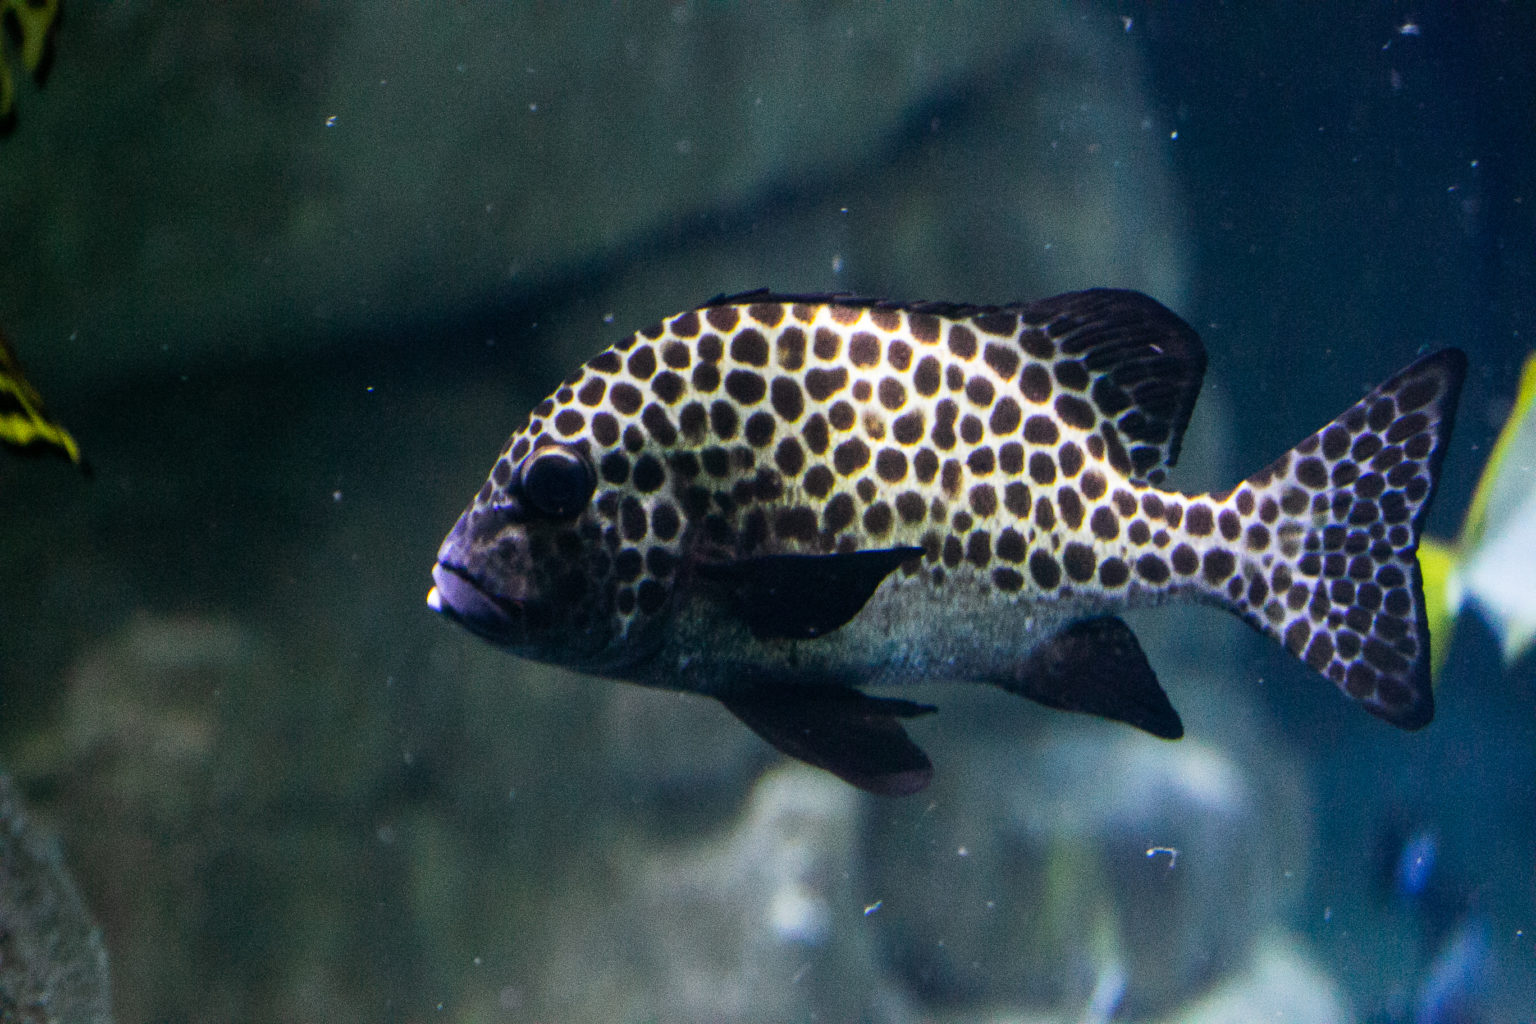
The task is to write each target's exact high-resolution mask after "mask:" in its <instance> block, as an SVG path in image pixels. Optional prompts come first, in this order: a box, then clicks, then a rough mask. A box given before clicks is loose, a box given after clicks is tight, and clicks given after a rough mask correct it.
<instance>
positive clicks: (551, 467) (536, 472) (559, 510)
mask: <svg viewBox="0 0 1536 1024" xmlns="http://www.w3.org/2000/svg"><path fill="white" fill-rule="evenodd" d="M518 480H519V484H518V489H519V491H520V494H521V497H522V499H523V500H524V501H525V502H527V503H528V505H529V506H531V507H532V508H534V509H535V510H537V511H539V512H542V513H543V514H544V515H546V516H550V517H551V518H554V519H567V518H569V517H571V516H574V515H575V514H576V513H577V512H580V511H581V510H582V508H584V507H585V506H586V504H587V502H588V501H590V500H591V498H592V492H593V491H594V490H596V489H597V475H596V474H595V473H593V472H592V464H591V463H590V462H588V461H587V459H586V457H585V456H583V455H582V454H581V453H580V452H578V451H575V450H573V449H571V448H567V447H565V446H564V445H558V444H546V445H543V446H541V447H539V448H535V449H534V450H533V451H532V452H530V453H529V454H528V457H527V458H526V459H524V460H523V464H522V467H521V469H520V470H519V473H518Z"/></svg>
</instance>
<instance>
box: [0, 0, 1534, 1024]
mask: <svg viewBox="0 0 1536 1024" xmlns="http://www.w3.org/2000/svg"><path fill="white" fill-rule="evenodd" d="M0 6H3V7H4V9H5V12H6V13H5V14H4V15H3V17H4V19H5V23H6V26H7V30H6V32H5V34H4V37H3V39H0V48H3V49H4V51H5V53H6V55H7V65H8V68H9V72H8V73H9V77H10V79H11V80H12V84H13V95H12V102H13V109H12V111H11V114H10V115H9V120H8V122H7V129H6V134H4V135H3V136H0V244H3V249H0V252H3V254H4V259H3V260H0V330H3V331H4V333H5V335H6V336H7V337H8V338H9V339H10V341H11V343H12V344H13V346H14V347H15V349H16V351H17V353H18V355H19V356H20V358H21V360H22V361H23V363H24V365H25V367H26V370H27V372H28V375H29V377H30V379H31V381H32V383H33V384H34V385H36V386H37V387H38V389H39V390H40V391H41V392H42V393H43V394H44V395H45V396H46V398H47V401H48V405H49V409H50V411H51V412H52V413H53V414H54V415H56V416H57V417H58V419H59V420H60V421H61V422H62V423H64V424H65V425H67V427H68V428H69V430H70V431H71V432H72V434H73V435H74V437H75V438H76V439H77V440H78V441H79V443H80V445H81V448H82V450H83V452H84V453H85V456H86V458H87V459H88V460H89V463H90V465H91V467H92V472H91V474H90V475H89V476H85V475H83V474H82V473H80V472H79V470H78V469H76V468H75V467H73V466H71V465H70V464H69V463H68V462H66V461H65V460H62V459H59V460H47V459H24V458H21V457H17V456H15V455H14V454H13V453H11V452H10V451H6V450H0V595H4V596H3V598H0V602H3V604H0V770H3V773H4V775H5V776H8V777H9V779H8V781H7V780H4V779H0V819H3V821H4V823H5V824H6V828H5V829H4V830H0V832H3V836H0V843H3V845H0V874H3V876H4V877H3V881H4V884H3V885H0V1021H5V1022H10V1021H13V1020H14V1021H29V1022H30V1021H44V1020H85V1019H93V1020H106V1019H109V1014H110V1019H116V1020H119V1021H125V1022H136V1021H222V1020H285V1021H286V1020H291V1021H318V1020H325V1021H378V1020H388V1021H429V1020H430V1021H456V1022H502V1021H505V1022H520V1021H599V1020H600V1021H633V1022H642V1021H663V1022H667V1021H738V1020H739V1021H810V1020H818V1021H878V1022H918V1021H945V1022H948V1021H955V1022H959V1021H1004V1020H1006V1021H1020V1020H1028V1021H1037V1020H1038V1021H1080V1020H1109V1019H1116V1020H1198V1021H1247V1020H1259V1019H1264V1020H1286V1021H1318V1022H1323V1021H1329V1022H1332V1021H1361V1022H1398V1021H1403V1022H1407V1021H1413V1022H1423V1024H1451V1022H1475V1021H1532V1020H1536V659H1533V658H1532V657H1531V656H1529V655H1527V656H1526V657H1524V658H1523V660H1516V661H1514V662H1513V663H1510V664H1506V663H1505V661H1504V659H1503V658H1502V656H1501V651H1500V644H1499V640H1498V638H1497V636H1496V635H1495V633H1494V632H1493V631H1492V630H1491V629H1490V628H1489V627H1488V626H1487V625H1486V624H1484V623H1483V622H1481V621H1480V620H1479V619H1478V617H1477V616H1476V615H1475V614H1471V613H1467V614H1464V615H1463V616H1462V620H1461V621H1460V623H1459V624H1458V626H1457V629H1456V635H1455V638H1454V640H1453V641H1452V646H1451V648H1450V650H1449V657H1448V659H1447V662H1446V664H1445V666H1444V669H1443V671H1442V673H1441V676H1440V682H1439V688H1438V691H1437V697H1436V699H1437V704H1438V708H1437V717H1436V720H1435V722H1434V723H1433V724H1432V725H1431V726H1430V727H1428V728H1427V729H1425V730H1424V731H1422V732H1419V733H1403V732H1400V731H1398V730H1395V729H1393V728H1391V727H1389V726H1387V725H1385V724H1384V723H1382V722H1380V721H1377V720H1376V719H1374V718H1371V717H1370V716H1368V715H1366V714H1363V713H1361V711H1360V710H1359V709H1358V708H1357V707H1355V706H1353V704H1352V703H1351V702H1349V701H1348V700H1346V699H1344V698H1343V697H1341V696H1340V694H1338V693H1337V692H1335V690H1334V688H1333V687H1330V686H1328V685H1327V684H1326V683H1324V682H1323V681H1321V680H1319V679H1318V678H1317V677H1316V676H1315V675H1313V674H1312V673H1311V672H1310V671H1309V670H1308V669H1306V667H1305V666H1303V665H1301V664H1300V663H1298V662H1296V661H1295V659H1292V658H1290V657H1289V656H1287V655H1286V654H1285V653H1284V652H1282V651H1281V650H1280V649H1279V648H1277V647H1275V646H1274V645H1273V644H1271V643H1269V642H1267V641H1265V640H1263V639H1262V638H1260V637H1259V636H1258V635H1257V634H1255V633H1253V632H1252V631H1251V630H1249V629H1248V628H1247V627H1245V626H1243V625H1242V624H1241V623H1240V622H1238V621H1237V620H1236V619H1235V618H1233V617H1230V616H1226V615H1222V614H1220V613H1218V612H1216V611H1214V610H1212V609H1208V608H1198V607H1188V606H1177V607H1168V608H1163V609H1154V610H1151V611H1148V612H1145V613H1138V614H1137V615H1136V616H1134V617H1133V619H1132V621H1133V624H1134V625H1135V627H1136V629H1137V632H1138V634H1139V635H1140V636H1141V637H1142V640H1143V642H1144V644H1145V645H1146V647H1147V649H1148V654H1149V658H1150V660H1151V662H1152V664H1153V665H1155V666H1156V667H1157V669H1158V673H1159V676H1160V678H1161V680H1162V682H1163V684H1164V686H1165V687H1166V689H1167V690H1168V691H1169V695H1170V697H1171V698H1172V699H1173V701H1174V703H1175V704H1176V705H1177V706H1178V707H1179V709H1180V711H1181V713H1182V715H1183V717H1184V720H1185V723H1186V729H1187V735H1186V737H1185V739H1183V740H1182V741H1180V742H1178V743H1174V744H1169V743H1164V742H1161V741H1157V740H1153V739H1151V738H1148V737H1146V736H1143V735H1141V734H1138V733H1135V732H1134V731H1133V730H1131V729H1129V728H1127V727H1125V726H1121V725H1114V724H1111V723H1107V722H1101V721H1097V720H1088V719H1084V718H1080V717H1077V716H1071V715H1065V714H1061V713H1057V712H1050V711H1046V710H1045V709H1043V708H1040V707H1037V706H1036V705H1034V704H1030V703H1027V702H1025V701H1020V700H1018V699H1017V698H1014V697H1011V696H1009V695H1007V694H1004V693H1002V692H1000V691H996V690H992V689H990V688H980V687H975V688H972V687H967V686H963V685H959V684H934V685H933V686H931V687H926V688H918V689H916V690H914V691H911V692H910V693H906V692H904V693H903V694H902V695H903V696H911V697H913V698H914V699H919V700H930V701H933V702H934V703H938V704H940V705H941V706H942V707H943V708H944V714H943V715H941V716H936V717H934V718H930V719H925V720H923V721H922V722H920V723H918V724H916V725H914V727H913V732H914V735H915V737H916V738H917V739H919V741H920V742H922V744H923V745H924V746H925V747H926V748H927V749H928V750H929V751H930V753H931V754H932V755H933V756H934V760H935V762H936V763H937V764H938V765H939V766H940V770H939V773H938V776H937V778H936V781H935V784H934V785H933V786H932V787H931V788H930V789H929V790H927V791H925V792H924V793H922V794H920V795H918V796H916V797H913V798H910V799H906V800H889V799H880V798H875V797H870V796H867V795H864V794H861V793H859V792H857V791H855V790H853V789H851V788H849V787H847V786H844V785H843V784H842V783H840V782H838V781H837V780H835V779H833V778H831V777H830V776H826V775H823V774H821V773H818V772H816V771H814V770H812V769H809V768H806V767H804V766H800V765H791V764H789V763H787V762H784V761H782V760H781V759H780V758H779V757H778V756H777V755H776V754H775V753H774V752H773V751H772V750H771V748H769V747H768V746H767V745H766V744H763V743H762V742H761V741H759V740H758V739H757V738H756V737H754V736H753V735H751V734H750V733H749V732H748V731H747V730H745V729H742V728H741V727H740V726H739V724H738V723H736V722H735V721H734V720H732V719H731V718H730V716H729V715H728V714H726V713H725V712H724V711H723V710H722V709H720V708H719V707H717V706H716V705H715V704H714V703H713V702H707V701H702V700H698V699H695V698H690V697H687V696H682V695H677V694H672V693H653V692H646V691H642V690H640V689H638V688H635V687H628V686H622V685H619V684H614V683H609V682H603V681H598V680H593V679H589V678H584V677H580V676H576V675H573V674H570V673H566V672H562V671H559V670H556V669H551V668H546V667H543V666H538V665H533V664H528V663H524V662H519V661H516V660H514V659H512V658H509V657H507V656H506V655H504V654H502V653H500V652H498V651H496V650H493V649H491V648H490V647H489V646H487V645H484V644H481V643H479V642H477V641H475V640H474V639H473V638H471V637H469V636H468V635H467V634H465V633H464V632H463V631H461V630H458V629H455V628H453V627H451V626H449V625H447V624H445V623H444V622H442V621H440V620H439V619H438V618H437V617H436V616H434V615H432V614H431V613H430V612H429V611H428V609H427V608H426V605H425V602H424V597H425V594H426V590H427V588H428V586H429V585H430V579H429V577H428V570H429V569H430V567H431V564H432V559H433V555H434V552H435V551H436V548H437V545H438V543H439V541H440V540H441V538H442V535H443V534H444V533H445V532H446V530H447V529H448V527H449V526H451V525H452V523H453V520H454V517H455V516H456V515H457V514H458V512H459V510H460V509H461V508H462V506H463V504H464V502H465V501H467V500H468V498H469V497H470V496H471V495H472V494H473V493H474V490H475V489H476V488H477V487H478V486H479V484H480V482H481V481H482V480H483V479H484V475H485V473H486V472H487V471H488V469H489V468H490V465H491V462H492V461H493V459H494V457H495V454H496V452H497V451H498V450H499V448H500V446H501V444H502V443H503V441H504V440H505V438H506V435H507V434H508V433H509V432H510V431H511V430H512V428H513V427H514V426H515V425H516V424H517V423H518V422H519V421H520V420H521V419H522V417H523V416H524V415H525V414H526V412H527V410H528V409H529V408H530V407H531V406H532V405H534V404H535V403H536V402H537V401H538V400H539V399H540V398H541V397H543V396H544V395H545V394H547V393H548V392H549V391H550V390H552V389H553V387H554V386H555V385H556V384H557V383H558V382H559V380H560V379H561V378H562V377H564V376H565V375H566V373H567V372H569V370H571V369H572V368H573V367H575V366H577V365H578V364H579V363H580V362H581V361H583V360H585V359H586V358H587V357H588V356H590V355H591V354H592V353H594V352H596V351H597V350H598V349H600V348H603V347H605V346H607V345H609V344H611V343H613V342H615V341H617V340H618V339H620V338H621V337H623V336H624V335H625V334H627V333H629V332H631V331H633V330H635V329H638V328H641V327H644V326H646V325H649V324H651V323H654V322H655V321H656V320H657V319H659V318H660V317H662V316H664V315H669V314H672V313H675V312H678V311H680V310H683V309H686V308H689V307H690V306H693V305H696V304H698V303H699V302H701V301H703V300H705V299H707V298H709V297H710V296H712V295H715V294H718V293H729V292H737V291H743V290H748V289H752V288H758V287H771V288H773V289H775V290H778V291H786V292H818V291H848V292H856V293H860V294H866V295H876V296H882V297H891V298H900V299H939V300H952V301H965V302H1008V301H1014V300H1021V299H1031V298H1039V297H1043V296H1046V295H1050V294H1054V293H1056V292H1061V291H1066V290H1071V289H1077V288H1086V287H1094V286H1114V287H1129V288H1137V289H1141V290H1144V291H1146V292H1147V293H1149V294H1151V295H1153V296H1154V297H1156V298H1157V299H1159V300H1160V301H1162V302H1164V303H1165V304H1167V305H1168V306H1169V307H1170V308H1172V309H1174V310H1175V311H1176V312H1178V313H1179V314H1180V315H1181V316H1183V317H1184V318H1185V319H1186V320H1188V321H1189V322H1190V323H1191V324H1192V325H1194V326H1195V327H1196V328H1197V329H1198V330H1199V331H1200V333H1201V335H1202V337H1203V338H1204V341H1205V344H1206V347H1207V349H1208V351H1209V354H1210V369H1209V371H1208V374H1207V378H1206V385H1205V389H1204V392H1203V394H1202V395H1201V398H1200V401H1199V403H1198V405H1197V407H1196V411H1195V416H1194V420H1193V422H1192V424H1191V426H1190V430H1189V433H1188V435H1187V437H1186V442H1185V449H1184V456H1183V459H1182V460H1181V464H1180V466H1179V467H1178V469H1177V470H1175V471H1174V473H1173V474H1172V475H1171V476H1170V481H1169V482H1170V483H1171V484H1172V485H1173V486H1175V487H1177V488H1179V489H1181V490H1187V491H1192V490H1200V489H1208V488H1216V489H1224V488H1226V487H1228V486H1230V485H1231V484H1233V483H1234V482H1236V481H1237V480H1238V479H1240V478H1241V477H1242V476H1244V475H1246V474H1248V473H1251V472H1253V471H1254V470H1255V469H1257V468H1258V467H1260V466H1262V465H1264V464H1266V463H1267V462H1268V461H1269V460H1271V459H1272V458H1274V457H1275V456H1276V455H1277V454H1279V453H1280V452H1282V451H1284V450H1286V449H1287V448H1289V447H1290V445H1292V444H1293V443H1294V442H1296V441H1297V440H1299V439H1300V438H1301V437H1303V436H1305V435H1306V434H1308V433H1310V432H1311V431H1312V430H1314V429H1316V428H1317V427H1320V426H1321V425H1323V424H1324V423H1326V422H1327V421H1328V420H1329V419H1331V418H1332V417H1333V416H1334V415H1335V414H1337V413H1338V412H1340V411H1342V410H1343V409H1344V408H1346V407H1347V406H1348V405H1349V404H1350V403H1352V402H1354V401H1355V400H1356V399H1357V398H1359V397H1360V396H1361V395H1363V394H1364V393H1365V392H1366V391H1367V390H1368V389H1369V388H1370V387H1371V386H1372V385H1374V384H1375V383H1377V382H1379V381H1381V380H1384V379H1386V378H1387V377H1388V376H1390V375H1391V374H1392V373H1394V372H1395V371H1396V370H1398V369H1399V368H1401V367H1403V366H1405V365H1407V364H1408V363H1409V362H1411V361H1412V360H1413V358H1414V357H1415V356H1416V355H1417V354H1420V353H1421V352H1424V351H1428V350H1430V349H1433V348H1438V347H1441V346H1444V345H1456V346H1459V347H1461V348H1463V349H1464V350H1465V351H1466V352H1467V354H1468V356H1469V357H1470V361H1471V372H1470V375H1469V377H1468V380H1467V384H1466V388H1465V390H1464V392H1463V396H1462V403H1461V411H1460V416H1459V419H1458V423H1457V426H1456V430H1455V433H1454V434H1453V437H1452V443H1451V447H1450V450H1449V454H1448V456H1447V458H1446V460H1445V464H1444V471H1443V477H1442V482H1441V487H1440V492H1439V496H1438V499H1437V501H1436V504H1435V507H1434V509H1433V510H1432V513H1431V516H1430V519H1429V523H1428V531H1429V532H1430V533H1431V534H1434V535H1436V536H1439V537H1442V538H1451V537H1454V536H1455V535H1456V534H1457V532H1458V529H1459V528H1460V524H1461V522H1462V517H1463V515H1464V513H1465V512H1466V509H1467V506H1468V503H1469V501H1470V498H1471V495H1472V492H1473V489H1474V487H1475V486H1476V484H1477V482H1478V480H1479V477H1480V475H1481V474H1482V472H1483V465H1484V461H1485V460H1486V459H1487V456H1488V452H1489V450H1490V448H1491V446H1492V444H1493V441H1494V439H1495V437H1496V436H1497V435H1498V433H1499V430H1500V428H1501V427H1502V426H1503V425H1504V423H1505V421H1506V419H1508V417H1509V415H1510V412H1511V403H1512V402H1513V400H1514V396H1515V384H1516V380H1517V377H1518V373H1519V368H1520V366H1521V363H1522V361H1523V360H1524V359H1525V357H1526V356H1527V355H1528V354H1529V353H1530V352H1531V350H1532V347H1533V338H1536V62H1533V61H1532V60H1531V56H1530V55H1531V53H1532V52H1536V7H1533V6H1532V5H1529V4H1525V3H1496V2H1489V3H1480V4H1450V3H1444V4H1425V5H1420V6H1417V7H1414V6H1409V5H1404V4H1394V3H1350V4H1331V5H1293V4H1282V3H1254V4H1234V5H1219V4H1215V3H1199V4H1194V3H1189V4H1136V3H1120V4H1112V3H1097V2H1080V3H1070V4H1061V5H1048V4H1029V5H1024V4H981V3H976V4H970V3H954V4H948V3H946V4H942V5H941V4H927V3H918V2H893V3H887V4H862V3H852V2H844V3H820V4H794V5H788V4H784V5H778V4H751V5H749V4H734V3H705V2H683V3H672V4H635V5H610V4H601V3H582V4H546V3H505V4H501V3H495V4H493V3H474V2H464V3H453V4H446V3H444V4H415V5H407V4H386V3H377V2H374V3H368V2H340V3H296V4H283V5H274V4H267V3H258V2H254V0H227V2H221V3H218V4H175V3H169V2H163V0H161V2H133V3H102V2H83V0H82V2H73V3H66V4H65V6H64V9H63V10H62V13H61V14H60V16H59V18H58V19H57V21H56V22H55V23H54V24H53V25H52V26H51V31H52V37H51V45H52V52H51V54H50V58H49V59H48V60H46V61H45V62H44V63H43V65H42V69H43V70H45V71H46V76H45V77H44V78H43V79H42V81H41V83H39V81H38V79H37V77H36V76H35V75H33V74H29V73H28V71H27V69H26V67H25V65H24V62H23V61H22V59H21V56H20V55H21V52H22V43H23V42H24V41H25V38H24V37H25V35H26V31H25V30H24V28H23V26H22V25H21V24H20V23H18V21H17V20H16V15H15V13H14V11H12V8H13V7H19V5H17V4H14V3H10V2H7V3H5V4H4V5H0ZM1509 472H1511V473H1515V474H1522V473H1523V474H1525V476H1526V478H1527V479H1528V478H1529V477H1530V476H1532V475H1536V464H1533V463H1532V461H1530V459H1529V453H1527V456H1526V461H1524V462H1518V461H1517V462H1516V464H1515V465H1514V466H1513V467H1512V468H1511V469H1509ZM1510 571H1511V572H1512V573H1513V572H1517V571H1518V567H1517V566H1512V567H1511V570H1510ZM1530 587H1531V590H1532V596H1531V599H1530V605H1531V606H1532V607H1530V608H1529V609H1528V612H1529V614H1530V615H1532V616H1536V580H1532V581H1531V582H1530ZM1438 639H1439V638H1438V637H1437V640H1438ZM71 880H72V881H71ZM77 892H78V896H76V893H77ZM92 921H94V922H95V923H96V924H97V925H99V926H100V932H99V933H93V932H92V931H91V930H90V922H92ZM103 948H104V949H105V960H103V957H102V949H103ZM104 964H105V965H109V967H110V999H109V997H108V988H107V980H106V969H107V968H106V966H104ZM109 1006H110V1009H108V1007H109Z"/></svg>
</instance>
